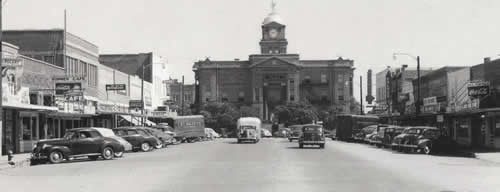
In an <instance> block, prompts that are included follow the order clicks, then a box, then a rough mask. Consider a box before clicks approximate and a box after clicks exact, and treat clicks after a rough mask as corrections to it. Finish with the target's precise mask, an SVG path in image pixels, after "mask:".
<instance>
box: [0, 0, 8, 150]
mask: <svg viewBox="0 0 500 192" xmlns="http://www.w3.org/2000/svg"><path fill="white" fill-rule="evenodd" d="M2 4H3V2H2V0H0V41H1V39H2V30H3V29H2V13H3V12H2V11H3V10H2V7H3V6H2ZM2 53H3V49H2V45H0V97H2V98H0V146H2V145H3V141H2V138H3V135H2V133H3V127H2V125H3V108H2V104H3V103H2V100H3V90H2V87H3V86H1V85H2V79H3V74H2V71H3V57H2V56H3V54H2ZM7 150H8V149H5V152H7ZM2 152H3V150H0V156H2V155H3V153H2Z"/></svg>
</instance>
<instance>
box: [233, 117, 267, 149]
mask: <svg viewBox="0 0 500 192" xmlns="http://www.w3.org/2000/svg"><path fill="white" fill-rule="evenodd" d="M261 127H262V122H261V121H260V119H259V118H255V117H242V118H239V119H238V122H237V134H236V135H237V138H238V143H241V142H243V141H251V142H253V143H258V142H259V140H260V137H261V133H260V132H261V131H260V129H261Z"/></svg>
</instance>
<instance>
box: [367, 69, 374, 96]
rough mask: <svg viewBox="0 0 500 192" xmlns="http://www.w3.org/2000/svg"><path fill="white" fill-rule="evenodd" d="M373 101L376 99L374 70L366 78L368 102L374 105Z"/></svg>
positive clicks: (369, 71)
mask: <svg viewBox="0 0 500 192" xmlns="http://www.w3.org/2000/svg"><path fill="white" fill-rule="evenodd" d="M373 99H375V98H374V97H373V95H372V70H371V69H369V70H368V74H367V78H366V102H368V104H372V102H373Z"/></svg>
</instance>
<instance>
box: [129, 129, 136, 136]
mask: <svg viewBox="0 0 500 192" xmlns="http://www.w3.org/2000/svg"><path fill="white" fill-rule="evenodd" d="M135 134H137V131H135V130H127V135H135Z"/></svg>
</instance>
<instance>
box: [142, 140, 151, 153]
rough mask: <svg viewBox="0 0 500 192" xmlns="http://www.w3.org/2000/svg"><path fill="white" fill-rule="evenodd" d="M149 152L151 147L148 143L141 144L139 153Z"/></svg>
mask: <svg viewBox="0 0 500 192" xmlns="http://www.w3.org/2000/svg"><path fill="white" fill-rule="evenodd" d="M149 150H151V145H149V143H148V142H144V143H142V144H141V151H143V152H147V151H149Z"/></svg>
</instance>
